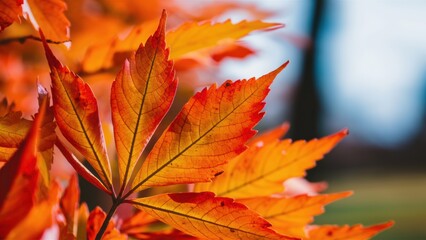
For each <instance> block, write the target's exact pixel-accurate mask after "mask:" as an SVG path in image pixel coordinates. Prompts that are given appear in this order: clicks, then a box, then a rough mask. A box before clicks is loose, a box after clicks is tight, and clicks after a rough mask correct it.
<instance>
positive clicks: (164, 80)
mask: <svg viewBox="0 0 426 240" xmlns="http://www.w3.org/2000/svg"><path fill="white" fill-rule="evenodd" d="M165 23H166V13H165V12H164V11H163V16H162V18H161V20H160V23H159V26H158V29H157V31H156V32H155V34H154V35H153V36H152V37H150V38H149V39H148V40H147V42H146V44H145V46H143V45H141V46H140V47H139V49H138V51H137V52H136V54H135V55H134V56H132V57H131V58H130V59H129V60H128V61H127V60H126V62H125V63H124V65H123V68H122V69H121V71H120V72H119V73H118V76H117V78H116V80H115V81H114V82H113V85H112V90H111V109H112V120H113V124H114V137H115V144H116V147H117V154H118V169H119V174H120V183H121V184H122V188H124V187H125V185H126V184H127V182H128V180H129V178H130V176H131V174H132V172H133V169H134V167H135V165H136V162H137V161H138V159H139V157H140V155H141V154H142V151H143V150H144V148H145V146H146V145H147V143H148V141H149V140H150V138H151V136H152V135H153V133H154V131H155V129H156V128H157V127H158V125H159V123H160V121H161V120H162V119H163V118H164V116H165V115H166V113H167V111H168V110H169V108H170V105H171V103H172V101H173V98H174V95H175V93H176V88H177V80H176V78H175V71H174V69H173V63H172V62H171V61H168V55H169V50H168V49H166V43H165V42H164V28H165Z"/></svg>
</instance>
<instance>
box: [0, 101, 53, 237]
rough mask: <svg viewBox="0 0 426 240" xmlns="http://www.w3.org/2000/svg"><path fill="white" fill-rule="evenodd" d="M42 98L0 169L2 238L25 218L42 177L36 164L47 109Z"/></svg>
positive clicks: (0, 235) (0, 231) (0, 224)
mask: <svg viewBox="0 0 426 240" xmlns="http://www.w3.org/2000/svg"><path fill="white" fill-rule="evenodd" d="M47 104H48V103H47V101H43V103H42V104H41V106H40V110H39V114H38V115H37V117H36V119H35V120H34V123H33V125H32V127H31V129H30V131H29V133H28V134H27V137H26V138H25V140H24V141H23V142H22V143H21V144H20V146H19V148H18V150H17V151H16V152H15V154H14V155H13V156H12V158H11V159H10V160H9V161H8V162H7V163H6V164H5V165H4V167H3V168H2V169H0V226H1V228H0V238H4V237H5V236H6V235H7V234H8V232H9V231H10V230H11V229H12V228H13V227H14V226H15V225H16V224H17V223H18V222H19V221H20V220H22V219H23V218H24V217H25V216H26V215H27V214H28V212H29V211H30V210H31V208H32V207H33V205H34V203H35V194H36V188H37V184H38V179H39V176H40V171H39V170H38V168H37V167H36V166H37V165H36V164H37V157H36V153H37V146H38V141H39V138H40V131H39V129H40V126H41V124H42V122H43V117H44V115H45V112H46V108H47Z"/></svg>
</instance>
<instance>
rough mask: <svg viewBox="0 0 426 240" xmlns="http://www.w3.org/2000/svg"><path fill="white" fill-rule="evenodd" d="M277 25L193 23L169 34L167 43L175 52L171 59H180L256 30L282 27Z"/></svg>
mask: <svg viewBox="0 0 426 240" xmlns="http://www.w3.org/2000/svg"><path fill="white" fill-rule="evenodd" d="M281 26H282V25H281V24H277V23H265V22H262V21H259V20H257V21H241V22H239V23H236V24H233V23H232V22H231V21H230V20H227V21H225V22H222V23H212V22H204V23H198V22H191V23H185V24H183V25H181V26H180V27H178V28H177V29H176V30H173V31H170V32H168V33H167V36H166V42H167V43H168V44H169V46H170V49H172V50H173V51H172V52H171V54H170V58H171V59H178V58H180V57H182V56H184V55H185V54H187V53H190V52H193V51H197V50H201V49H205V48H209V47H213V46H217V45H218V44H219V43H220V42H225V41H228V42H229V41H235V40H237V39H239V38H242V37H244V36H246V35H248V34H249V33H250V32H252V31H255V30H267V29H273V28H277V27H281Z"/></svg>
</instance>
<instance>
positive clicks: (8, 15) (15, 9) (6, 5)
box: [0, 0, 23, 32]
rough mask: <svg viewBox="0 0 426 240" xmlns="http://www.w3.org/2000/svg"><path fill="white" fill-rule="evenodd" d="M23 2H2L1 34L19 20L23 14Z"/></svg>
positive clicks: (8, 0)
mask: <svg viewBox="0 0 426 240" xmlns="http://www.w3.org/2000/svg"><path fill="white" fill-rule="evenodd" d="M22 1H23V0H2V1H0V9H1V11H0V32H1V31H3V30H4V29H5V28H6V27H8V26H9V25H10V24H12V23H13V22H15V21H16V20H18V17H19V15H21V14H22V7H21V5H22Z"/></svg>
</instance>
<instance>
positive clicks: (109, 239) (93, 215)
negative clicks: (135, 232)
mask: <svg viewBox="0 0 426 240" xmlns="http://www.w3.org/2000/svg"><path fill="white" fill-rule="evenodd" d="M105 218H106V213H105V212H104V211H102V209H101V208H100V207H96V208H95V209H93V211H91V212H90V215H89V218H88V219H87V228H86V231H87V239H88V240H93V239H95V237H96V234H97V233H98V232H99V229H100V228H101V226H102V223H103V222H104V220H105ZM102 239H103V240H120V239H123V240H127V237H126V236H125V235H122V234H120V232H119V231H118V230H117V229H116V228H115V224H114V222H113V221H110V222H109V223H108V227H107V229H106V230H105V233H104V235H103V237H102Z"/></svg>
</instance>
